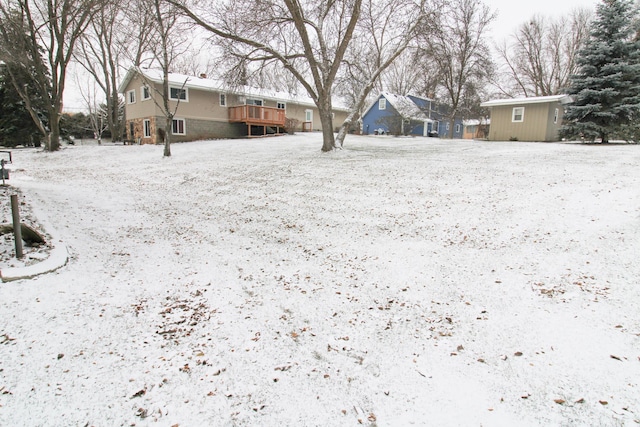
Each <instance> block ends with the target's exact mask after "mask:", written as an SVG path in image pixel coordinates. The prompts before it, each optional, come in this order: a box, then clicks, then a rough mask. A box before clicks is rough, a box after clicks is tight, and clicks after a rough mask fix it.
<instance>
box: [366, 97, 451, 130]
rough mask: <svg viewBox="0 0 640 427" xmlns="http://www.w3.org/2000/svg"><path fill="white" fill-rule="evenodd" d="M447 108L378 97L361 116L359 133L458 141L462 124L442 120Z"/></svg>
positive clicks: (409, 99)
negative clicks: (451, 135)
mask: <svg viewBox="0 0 640 427" xmlns="http://www.w3.org/2000/svg"><path fill="white" fill-rule="evenodd" d="M447 110H448V108H447V106H446V105H443V104H439V103H437V102H435V101H434V100H432V99H429V98H421V97H418V96H413V95H407V96H403V95H395V94H391V93H381V94H380V95H378V97H377V98H376V100H375V101H374V102H373V103H372V104H371V105H370V106H369V108H368V109H367V110H366V111H365V112H364V114H363V115H362V133H364V134H365V135H367V134H369V135H370V134H391V135H415V136H443V137H446V136H448V135H449V132H450V130H451V128H450V127H451V126H453V127H454V129H453V137H454V138H462V121H461V120H456V121H455V122H454V123H451V122H450V121H449V120H448V119H446V114H447Z"/></svg>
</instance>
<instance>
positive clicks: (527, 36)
mask: <svg viewBox="0 0 640 427" xmlns="http://www.w3.org/2000/svg"><path fill="white" fill-rule="evenodd" d="M590 19H591V13H590V12H589V11H588V10H587V9H576V10H574V11H573V12H572V13H571V14H569V15H568V16H562V17H560V18H557V19H554V20H551V19H548V18H545V17H542V16H534V17H533V18H531V20H529V21H528V22H525V23H523V24H522V25H520V27H519V28H518V29H517V30H516V32H515V33H514V34H513V35H512V36H511V38H510V42H507V41H506V40H505V41H503V43H502V45H501V46H499V47H498V55H499V57H500V59H501V60H502V62H503V68H504V77H503V78H502V80H503V82H504V83H501V84H500V88H501V90H502V92H504V93H506V94H508V95H512V96H515V95H524V96H548V95H557V94H559V93H561V92H562V91H564V90H566V88H567V85H568V83H569V78H570V77H571V75H572V74H574V73H575V72H576V71H577V65H576V53H577V52H578V50H580V49H581V48H582V47H583V46H584V43H585V42H586V39H587V37H588V35H589V21H590Z"/></svg>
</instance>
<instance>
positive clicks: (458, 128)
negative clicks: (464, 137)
mask: <svg viewBox="0 0 640 427" xmlns="http://www.w3.org/2000/svg"><path fill="white" fill-rule="evenodd" d="M456 133H460V123H457V124H456Z"/></svg>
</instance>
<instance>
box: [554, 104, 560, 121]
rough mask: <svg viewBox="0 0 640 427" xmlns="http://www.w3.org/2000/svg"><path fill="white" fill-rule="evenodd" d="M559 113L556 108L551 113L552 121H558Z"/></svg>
mask: <svg viewBox="0 0 640 427" xmlns="http://www.w3.org/2000/svg"><path fill="white" fill-rule="evenodd" d="M559 115H560V111H559V110H558V109H557V108H556V111H555V112H554V113H553V123H558V116H559Z"/></svg>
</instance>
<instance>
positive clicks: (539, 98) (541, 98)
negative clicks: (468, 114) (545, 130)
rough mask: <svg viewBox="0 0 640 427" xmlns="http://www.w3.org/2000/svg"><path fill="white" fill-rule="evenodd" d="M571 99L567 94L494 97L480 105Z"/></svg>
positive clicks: (534, 102) (519, 103)
mask: <svg viewBox="0 0 640 427" xmlns="http://www.w3.org/2000/svg"><path fill="white" fill-rule="evenodd" d="M572 101H573V99H572V98H571V97H570V96H569V95H551V96H534V97H529V98H508V99H495V100H492V101H486V102H483V103H482V104H480V106H481V107H502V106H507V105H523V104H541V103H544V102H559V103H560V104H568V103H570V102H572Z"/></svg>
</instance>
